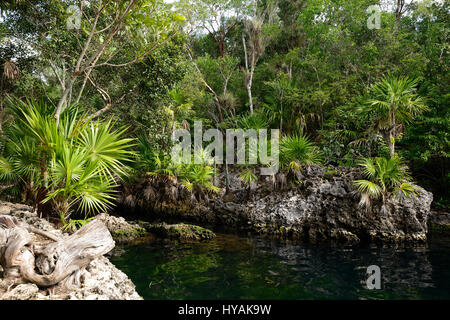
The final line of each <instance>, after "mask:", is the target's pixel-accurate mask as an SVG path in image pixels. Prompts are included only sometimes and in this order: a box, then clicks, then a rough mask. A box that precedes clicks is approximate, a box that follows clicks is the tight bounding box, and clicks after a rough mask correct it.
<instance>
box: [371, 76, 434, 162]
mask: <svg viewBox="0 0 450 320" xmlns="http://www.w3.org/2000/svg"><path fill="white" fill-rule="evenodd" d="M417 82H418V80H417V79H410V78H408V77H394V76H392V75H389V76H388V77H386V78H385V79H383V80H381V81H380V82H378V83H376V84H375V85H373V86H372V88H371V91H372V93H373V98H371V99H369V100H367V103H366V106H365V107H366V108H363V110H364V111H366V112H367V111H368V112H369V113H370V114H371V115H372V116H373V117H374V118H373V120H374V129H375V130H377V131H379V132H380V133H381V134H382V135H383V137H384V139H385V140H386V143H387V145H388V148H389V155H390V157H393V156H394V152H395V139H396V138H397V136H398V134H399V131H400V128H401V126H402V125H403V124H407V123H409V122H411V121H412V120H413V119H414V118H415V117H416V116H417V115H419V114H421V113H422V112H424V111H427V110H428V107H427V106H426V105H425V104H424V100H423V99H422V98H421V97H420V96H418V94H417V93H416V86H417Z"/></svg>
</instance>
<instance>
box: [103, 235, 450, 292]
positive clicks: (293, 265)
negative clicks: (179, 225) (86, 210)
mask: <svg viewBox="0 0 450 320" xmlns="http://www.w3.org/2000/svg"><path fill="white" fill-rule="evenodd" d="M110 258H111V261H112V262H113V263H114V264H115V265H116V266H117V267H118V268H119V269H121V270H122V271H124V272H125V273H126V274H127V275H128V276H129V277H130V279H131V280H132V281H133V282H134V283H135V284H136V288H137V291H138V292H139V294H141V295H142V296H143V297H144V298H145V299H450V268H449V267H450V237H449V236H442V235H441V236H434V235H433V236H432V239H431V240H430V242H429V244H428V245H426V246H422V247H416V248H402V247H397V248H395V247H387V248H371V247H368V246H357V247H336V246H331V245H307V244H298V243H297V244H289V243H285V242H280V241H275V240H267V239H261V238H248V237H239V236H236V235H225V234H218V236H217V239H215V240H213V241H209V242H203V243H180V242H173V241H161V240H149V241H146V242H144V243H141V244H138V245H129V246H125V247H124V246H122V247H118V248H117V249H115V250H114V251H113V253H112V254H111V257H110ZM369 265H378V266H379V267H380V268H381V274H382V277H381V278H382V289H381V290H368V289H366V288H365V282H366V278H367V275H366V268H367V266H369Z"/></svg>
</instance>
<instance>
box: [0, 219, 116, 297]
mask: <svg viewBox="0 0 450 320" xmlns="http://www.w3.org/2000/svg"><path fill="white" fill-rule="evenodd" d="M30 232H33V233H37V234H40V235H43V236H45V237H47V238H50V239H52V240H54V241H55V240H57V241H56V242H53V243H51V244H49V245H42V244H39V243H36V240H35V239H34V237H32V235H31V233H30ZM114 245H115V243H114V240H113V239H112V237H111V234H110V233H109V231H108V229H107V228H106V226H105V225H104V224H103V222H101V221H100V220H97V219H95V220H94V221H92V222H90V223H88V224H86V225H85V226H83V227H82V228H81V229H79V230H78V231H77V232H75V233H74V234H72V235H71V236H69V237H66V238H64V239H58V238H57V237H56V236H55V235H53V234H50V233H47V232H44V231H40V230H38V229H35V228H33V227H30V226H27V225H25V224H23V223H20V222H19V221H18V220H17V219H16V218H14V217H12V216H0V264H1V265H2V267H3V270H4V278H5V280H6V281H7V282H8V283H11V285H14V284H20V283H27V282H31V283H35V284H36V285H38V286H40V287H50V286H54V285H58V286H60V287H65V288H71V287H73V285H79V277H78V275H79V274H80V270H82V269H83V268H85V267H86V266H88V265H89V263H90V262H91V261H92V260H94V259H96V258H97V257H100V256H102V255H104V254H106V253H107V252H109V251H110V250H111V249H113V248H114Z"/></svg>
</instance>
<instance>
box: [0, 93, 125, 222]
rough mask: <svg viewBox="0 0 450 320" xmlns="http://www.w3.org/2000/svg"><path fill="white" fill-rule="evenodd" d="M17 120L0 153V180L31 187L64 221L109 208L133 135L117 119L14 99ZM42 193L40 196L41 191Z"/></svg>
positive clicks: (9, 130)
mask: <svg viewBox="0 0 450 320" xmlns="http://www.w3.org/2000/svg"><path fill="white" fill-rule="evenodd" d="M11 102H12V103H13V104H12V106H11V107H10V109H11V111H12V113H13V115H14V116H15V117H14V122H13V123H12V125H11V126H10V127H9V128H8V131H7V134H6V136H7V141H6V147H5V152H4V153H3V156H2V157H1V158H0V179H4V180H8V181H9V182H12V181H15V182H16V183H22V184H24V185H25V186H32V187H33V189H32V192H34V194H35V199H34V200H35V201H37V202H39V203H50V204H51V205H52V207H53V209H54V210H55V211H56V212H57V214H58V215H59V216H60V218H61V220H62V222H63V223H64V224H66V223H70V222H67V221H66V219H67V218H69V217H70V215H71V214H72V213H73V212H74V208H75V207H76V208H78V209H80V210H81V211H82V212H83V213H84V214H85V215H88V214H93V213H97V212H100V211H102V210H106V209H107V207H109V206H110V205H111V204H112V201H111V200H112V199H113V193H114V192H113V188H114V187H115V186H116V181H117V179H118V178H119V177H120V176H121V175H125V174H126V173H127V171H128V169H127V162H128V161H129V160H130V157H131V150H130V147H131V146H132V143H131V142H132V139H126V138H122V135H123V133H124V129H122V130H116V129H113V123H112V122H111V121H107V122H98V121H96V122H88V121H86V117H84V116H82V115H80V114H79V113H78V111H77V110H76V109H75V108H68V109H66V110H65V112H64V113H63V114H62V115H61V121H60V125H59V126H57V125H56V123H55V121H54V118H53V110H51V109H52V108H51V107H49V106H47V105H45V104H43V103H37V102H35V101H27V102H22V101H19V100H15V101H11ZM37 194H42V196H39V197H38V196H37Z"/></svg>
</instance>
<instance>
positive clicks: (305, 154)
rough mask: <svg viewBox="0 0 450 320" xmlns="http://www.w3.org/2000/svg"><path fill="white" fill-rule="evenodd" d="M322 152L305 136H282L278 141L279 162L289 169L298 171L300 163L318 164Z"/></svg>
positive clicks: (320, 160)
mask: <svg viewBox="0 0 450 320" xmlns="http://www.w3.org/2000/svg"><path fill="white" fill-rule="evenodd" d="M321 162H322V153H321V152H320V150H319V148H318V147H317V146H315V145H314V143H312V142H311V141H310V140H309V139H308V138H307V137H306V136H303V135H293V136H284V137H283V138H281V141H280V164H281V167H285V168H288V169H289V171H299V170H300V169H301V165H305V164H306V165H310V164H319V163H321Z"/></svg>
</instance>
